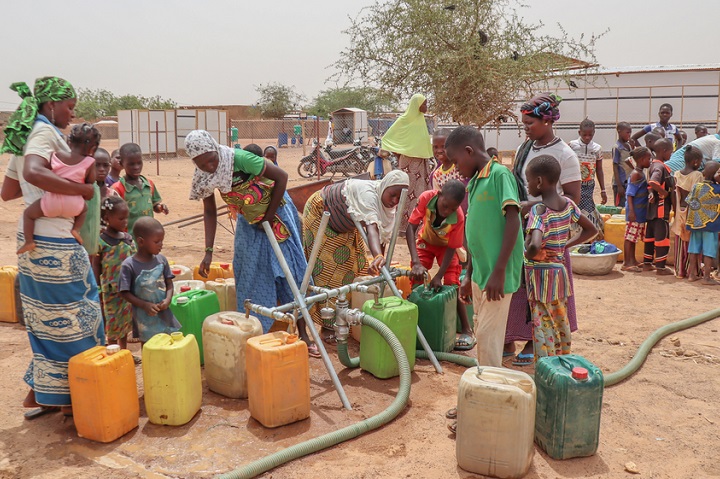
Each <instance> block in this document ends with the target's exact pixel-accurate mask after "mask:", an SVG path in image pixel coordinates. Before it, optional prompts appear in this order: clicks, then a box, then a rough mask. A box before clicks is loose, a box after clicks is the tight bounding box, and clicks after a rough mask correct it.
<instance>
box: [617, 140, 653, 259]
mask: <svg viewBox="0 0 720 479" xmlns="http://www.w3.org/2000/svg"><path fill="white" fill-rule="evenodd" d="M630 155H632V158H633V160H635V165H636V166H635V169H634V170H633V171H632V173H631V174H630V178H629V181H628V184H627V190H626V192H625V194H626V196H627V208H626V209H625V221H627V223H626V225H625V248H624V252H625V257H624V260H623V265H622V268H621V269H622V270H623V271H631V272H633V273H640V272H642V270H641V269H640V263H638V262H637V260H636V259H635V245H636V244H637V243H640V242H642V241H643V240H644V239H645V222H646V221H647V208H648V182H647V178H646V177H645V172H644V170H645V169H646V168H648V167H649V166H650V162H651V161H652V154H651V153H650V150H648V149H647V148H645V147H644V146H641V147H639V148H635V149H634V150H633V151H632V152H631V153H630Z"/></svg>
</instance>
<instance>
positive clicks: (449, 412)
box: [445, 407, 457, 419]
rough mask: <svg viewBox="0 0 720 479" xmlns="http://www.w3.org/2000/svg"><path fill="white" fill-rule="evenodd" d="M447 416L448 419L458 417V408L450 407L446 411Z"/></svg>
mask: <svg viewBox="0 0 720 479" xmlns="http://www.w3.org/2000/svg"><path fill="white" fill-rule="evenodd" d="M445 417H446V418H448V419H457V408H456V407H454V408H452V409H448V410H447V412H446V413H445Z"/></svg>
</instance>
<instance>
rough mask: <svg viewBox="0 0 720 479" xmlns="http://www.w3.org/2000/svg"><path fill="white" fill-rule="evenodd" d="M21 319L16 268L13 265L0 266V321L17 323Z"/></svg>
mask: <svg viewBox="0 0 720 479" xmlns="http://www.w3.org/2000/svg"><path fill="white" fill-rule="evenodd" d="M21 320H22V303H21V302H20V285H19V283H18V269H17V267H15V266H2V267H0V321H2V322H3V323H17V322H18V321H21Z"/></svg>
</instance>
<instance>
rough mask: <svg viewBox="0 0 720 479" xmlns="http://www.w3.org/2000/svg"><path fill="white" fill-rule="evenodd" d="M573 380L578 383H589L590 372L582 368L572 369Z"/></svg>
mask: <svg viewBox="0 0 720 479" xmlns="http://www.w3.org/2000/svg"><path fill="white" fill-rule="evenodd" d="M572 378H573V379H577V380H578V381H587V378H588V370H587V369H585V368H581V367H575V368H572Z"/></svg>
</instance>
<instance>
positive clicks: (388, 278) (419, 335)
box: [273, 221, 443, 374]
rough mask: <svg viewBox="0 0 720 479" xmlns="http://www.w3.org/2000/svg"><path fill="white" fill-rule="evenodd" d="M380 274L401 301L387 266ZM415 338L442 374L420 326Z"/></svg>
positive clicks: (361, 233) (363, 237) (360, 228)
mask: <svg viewBox="0 0 720 479" xmlns="http://www.w3.org/2000/svg"><path fill="white" fill-rule="evenodd" d="M355 227H356V228H357V229H358V232H360V236H361V237H362V239H363V241H364V242H365V244H366V245H368V244H370V243H368V238H367V234H366V233H365V230H364V229H363V227H362V225H361V224H360V223H359V222H358V221H355ZM273 239H274V237H273ZM380 273H381V274H382V275H383V277H384V278H385V281H387V284H388V286H390V290H391V291H392V292H393V294H394V295H395V296H397V297H398V298H400V299H402V294H400V291H399V290H398V289H397V286H395V282H394V281H393V280H392V276H390V271H389V270H388V268H387V265H386V266H383V267H382V268H381V269H380ZM417 338H418V341H420V344H422V347H423V349H424V350H425V352H426V353H427V355H428V359H430V362H431V363H432V365H433V366H435V371H437V372H438V373H440V374H442V372H443V369H442V366H440V363H439V362H438V360H437V358H436V357H435V353H433V350H432V349H431V348H430V345H429V344H428V342H427V339H425V335H424V334H423V332H422V331H421V330H420V326H418V327H417Z"/></svg>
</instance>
